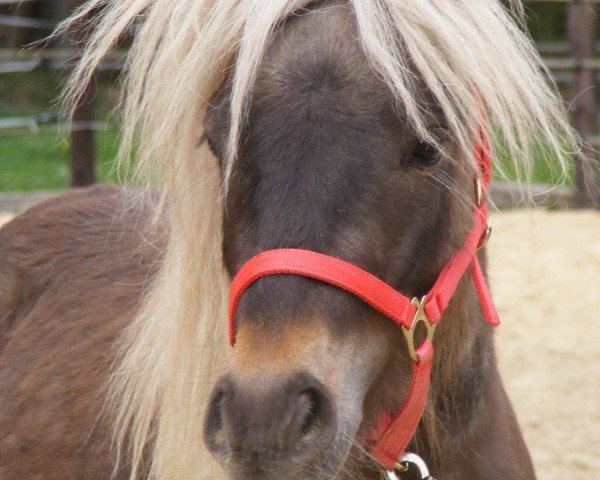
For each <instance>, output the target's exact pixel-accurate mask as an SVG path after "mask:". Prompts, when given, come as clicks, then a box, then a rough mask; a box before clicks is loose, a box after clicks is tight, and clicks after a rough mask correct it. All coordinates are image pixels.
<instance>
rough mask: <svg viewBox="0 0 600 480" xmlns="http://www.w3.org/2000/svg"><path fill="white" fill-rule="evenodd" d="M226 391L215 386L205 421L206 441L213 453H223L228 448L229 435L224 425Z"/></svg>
mask: <svg viewBox="0 0 600 480" xmlns="http://www.w3.org/2000/svg"><path fill="white" fill-rule="evenodd" d="M224 398H225V391H224V390H223V389H222V388H215V390H214V391H213V394H212V396H211V399H210V402H209V408H208V410H207V412H206V418H205V421H204V432H203V433H204V443H205V444H206V446H207V448H208V450H209V451H210V452H212V453H213V454H223V453H224V452H225V450H226V449H227V437H226V434H225V429H224V425H223V400H224Z"/></svg>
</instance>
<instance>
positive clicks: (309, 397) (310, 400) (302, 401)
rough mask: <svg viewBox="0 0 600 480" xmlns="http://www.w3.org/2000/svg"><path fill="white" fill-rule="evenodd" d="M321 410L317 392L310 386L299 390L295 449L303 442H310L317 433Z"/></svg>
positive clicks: (300, 446)
mask: <svg viewBox="0 0 600 480" xmlns="http://www.w3.org/2000/svg"><path fill="white" fill-rule="evenodd" d="M321 410H322V405H321V399H320V397H319V394H318V392H316V391H315V390H314V389H312V388H310V389H307V390H305V391H303V392H300V396H299V401H298V417H297V419H296V431H297V432H298V439H297V440H298V441H297V445H296V448H297V449H300V448H302V446H303V444H306V443H309V442H311V441H312V440H314V439H315V437H316V436H317V435H318V433H319V425H320V423H321V415H322V412H321Z"/></svg>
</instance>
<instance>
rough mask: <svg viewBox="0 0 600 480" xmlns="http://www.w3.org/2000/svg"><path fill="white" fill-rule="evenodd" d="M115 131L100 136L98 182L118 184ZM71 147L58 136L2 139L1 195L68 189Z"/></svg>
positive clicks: (97, 163)
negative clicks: (115, 161) (114, 166)
mask: <svg viewBox="0 0 600 480" xmlns="http://www.w3.org/2000/svg"><path fill="white" fill-rule="evenodd" d="M118 141H119V140H118V133H117V131H116V130H107V131H100V132H97V135H96V165H97V168H96V180H97V181H98V182H115V181H117V178H116V175H114V174H113V173H112V172H111V169H112V165H113V163H112V162H113V159H114V158H115V155H116V152H117V148H118ZM70 153H71V152H70V145H69V143H68V139H65V138H64V137H61V136H60V135H58V134H57V133H56V132H41V133H39V134H35V135H34V134H25V135H19V136H10V137H0V191H18V190H20V191H28V190H54V189H65V188H68V187H69V184H70V175H71V173H70Z"/></svg>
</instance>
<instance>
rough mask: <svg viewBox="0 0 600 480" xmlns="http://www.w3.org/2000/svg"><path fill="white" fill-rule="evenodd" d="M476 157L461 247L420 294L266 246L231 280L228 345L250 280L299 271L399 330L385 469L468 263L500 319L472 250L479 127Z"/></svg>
mask: <svg viewBox="0 0 600 480" xmlns="http://www.w3.org/2000/svg"><path fill="white" fill-rule="evenodd" d="M475 156H476V159H477V162H478V164H479V167H480V169H481V180H479V179H477V187H476V190H477V205H476V207H475V208H474V210H473V224H472V226H471V229H470V231H469V233H468V234H467V236H466V237H465V239H464V241H463V245H462V246H461V248H460V249H459V250H457V251H456V252H455V253H454V255H452V257H451V258H450V260H448V262H447V263H446V265H445V266H444V267H443V269H442V271H441V272H440V274H439V276H438V278H437V280H436V281H435V283H434V285H433V287H432V288H431V290H429V292H428V293H427V295H425V296H424V297H422V298H420V299H418V298H413V299H409V298H408V297H405V296H404V295H402V294H401V293H400V292H398V291H397V290H395V289H394V288H393V287H391V286H390V285H388V284H387V283H385V282H383V281H382V280H380V279H379V278H377V277H376V276H374V275H372V274H371V273H369V272H367V271H365V270H363V269H361V268H359V267H357V266H355V265H352V264H351V263H348V262H345V261H343V260H340V259H338V258H335V257H331V256H329V255H324V254H321V253H317V252H313V251H309V250H301V249H289V248H284V249H275V250H268V251H265V252H262V253H260V254H258V255H256V256H255V257H252V258H251V259H250V260H248V262H247V263H245V264H244V265H243V266H242V268H241V269H240V271H239V272H238V274H237V275H236V277H235V278H234V279H233V282H232V284H231V290H230V294H229V340H230V343H231V345H232V346H233V345H234V344H235V333H236V324H235V316H236V311H237V307H238V304H239V301H240V298H241V297H242V295H243V293H244V292H245V291H246V289H247V288H248V287H249V286H250V285H252V283H254V282H255V281H256V280H258V279H260V278H262V277H266V276H270V275H281V274H286V275H299V276H304V277H309V278H313V279H316V280H320V281H322V282H325V283H328V284H330V285H334V286H336V287H338V288H341V289H343V290H346V291H347V292H350V293H352V294H353V295H356V296H357V297H359V298H360V299H362V300H363V301H364V302H366V303H367V304H369V305H370V306H371V307H373V308H374V309H376V310H377V311H379V312H381V313H382V314H383V315H385V316H387V317H388V318H389V319H391V320H392V321H394V322H395V323H396V324H397V325H398V326H399V327H400V328H401V329H402V332H403V333H404V336H405V338H406V342H407V348H408V353H409V355H410V357H411V360H412V376H411V381H410V386H409V390H408V394H407V396H406V399H405V400H404V402H403V404H402V405H401V406H400V409H399V410H398V412H397V413H396V415H395V416H394V417H393V418H391V419H387V420H384V421H383V422H382V423H381V425H380V426H379V428H378V432H377V436H376V438H377V440H376V442H375V446H374V447H373V450H372V451H371V453H370V455H371V457H372V458H374V459H375V460H376V461H377V462H379V463H380V464H381V465H382V466H383V467H384V468H386V469H387V470H392V469H394V467H395V466H396V464H397V462H398V459H399V458H400V456H401V455H402V453H403V452H404V450H405V449H406V447H407V445H408V444H409V442H410V440H411V439H412V437H413V436H414V433H415V431H416V429H417V425H418V424H419V420H420V419H421V417H422V415H423V411H424V408H425V401H426V400H427V393H428V391H429V384H430V376H431V366H432V362H433V335H434V332H435V327H436V325H437V323H438V322H439V320H440V319H441V317H442V315H443V313H444V311H445V310H446V307H447V306H448V303H449V302H450V299H451V298H452V296H453V295H454V293H455V292H456V288H457V286H458V283H459V281H460V279H461V278H462V276H463V275H464V273H465V271H466V270H467V269H468V268H469V267H470V271H471V275H472V277H473V282H474V285H475V288H476V290H477V294H478V297H479V300H480V303H481V306H482V309H483V313H484V315H485V318H486V321H487V323H488V324H490V325H492V326H496V325H498V324H499V323H500V320H499V317H498V313H497V312H496V309H495V307H494V304H493V302H492V298H491V295H490V292H489V289H488V286H487V283H486V281H485V277H484V275H483V272H482V269H481V265H480V264H479V260H478V258H477V255H476V252H477V250H478V248H480V247H481V246H483V244H484V243H485V241H486V240H487V238H488V237H489V233H490V228H489V226H488V223H487V213H488V212H487V204H486V202H485V190H486V189H487V186H488V184H489V181H490V171H491V161H490V158H489V142H488V138H487V134H486V133H485V131H484V130H483V129H482V130H481V137H480V139H479V142H478V144H477V145H476V147H475ZM419 323H423V325H424V326H425V327H426V329H427V338H426V340H425V341H423V343H421V345H419V346H416V345H415V343H414V338H413V334H414V332H415V329H416V327H417V325H418V324H419Z"/></svg>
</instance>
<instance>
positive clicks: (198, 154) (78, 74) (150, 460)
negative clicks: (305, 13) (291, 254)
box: [59, 0, 579, 480]
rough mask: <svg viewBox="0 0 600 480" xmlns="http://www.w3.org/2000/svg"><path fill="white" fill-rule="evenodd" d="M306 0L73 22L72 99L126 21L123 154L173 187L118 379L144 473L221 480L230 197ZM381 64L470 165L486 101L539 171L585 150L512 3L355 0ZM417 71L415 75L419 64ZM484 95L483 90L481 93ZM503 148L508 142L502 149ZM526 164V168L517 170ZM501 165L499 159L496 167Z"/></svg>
mask: <svg viewBox="0 0 600 480" xmlns="http://www.w3.org/2000/svg"><path fill="white" fill-rule="evenodd" d="M308 3H311V2H310V1H309V0H269V1H265V0H177V1H173V0H91V1H90V2H89V3H87V4H86V5H85V6H84V7H82V8H81V9H80V10H79V11H78V12H77V13H76V14H75V15H74V16H73V17H72V18H71V19H70V20H69V21H68V22H66V23H65V24H64V25H62V26H61V27H60V30H59V32H62V31H65V30H66V29H68V28H69V26H70V25H72V24H73V22H78V21H81V20H85V19H88V18H89V16H90V14H91V13H92V12H100V13H96V14H95V15H94V16H93V17H92V19H91V20H86V21H89V22H90V27H91V32H92V33H91V36H90V38H89V40H88V42H87V44H86V46H85V51H84V54H83V56H82V58H81V60H80V61H79V63H78V65H77V66H76V68H75V70H74V73H73V74H72V77H71V79H70V81H69V83H68V86H67V89H66V94H65V95H66V97H65V98H66V99H67V100H68V101H69V103H70V104H71V105H72V104H74V102H75V101H76V100H77V98H78V97H79V95H81V94H82V91H83V87H84V85H85V84H86V83H87V82H88V81H89V80H90V79H91V77H92V73H93V71H94V69H95V67H96V66H97V65H98V63H99V62H100V61H101V59H102V58H103V56H104V55H105V54H106V53H107V52H109V50H110V49H111V48H113V47H114V46H115V45H116V44H117V42H118V41H119V39H120V38H122V36H123V34H124V33H125V32H126V31H127V30H128V29H131V28H133V29H135V39H134V42H133V46H132V48H131V49H130V52H129V55H128V59H127V62H126V70H125V73H124V77H123V78H124V85H123V104H122V136H123V141H122V146H121V151H120V156H119V158H120V162H121V164H123V165H125V164H126V165H130V163H131V162H130V158H131V156H132V152H134V151H135V154H136V159H135V162H133V163H132V165H133V166H132V170H133V173H134V174H135V176H136V177H137V178H139V179H142V180H143V181H145V182H147V183H150V184H153V185H157V184H158V185H160V188H161V191H162V192H163V195H164V200H165V202H162V203H161V205H162V204H168V205H169V208H168V212H167V218H168V222H169V228H170V239H169V244H168V248H167V252H166V255H165V259H164V262H163V265H162V267H161V272H160V274H159V275H158V276H157V277H156V278H155V279H154V281H153V283H152V285H151V286H150V287H149V290H148V292H147V294H146V296H145V300H144V304H143V306H142V307H141V309H140V310H139V312H138V314H137V317H136V319H135V321H134V322H133V324H132V325H131V327H130V328H129V330H128V331H127V332H126V335H125V336H124V338H123V344H122V355H121V359H120V362H119V364H118V365H117V367H116V369H115V371H114V374H113V378H112V383H111V392H112V393H111V405H112V407H113V408H114V411H111V415H113V416H114V419H115V448H116V451H117V452H119V454H120V455H121V458H120V462H121V465H124V464H127V465H129V466H130V467H131V469H132V473H131V478H135V477H136V475H138V474H139V473H140V472H141V471H142V470H144V471H146V470H147V471H149V472H150V478H152V479H160V480H167V479H168V480H171V479H174V478H181V479H184V478H185V479H203V480H205V479H209V478H223V473H222V471H221V469H220V468H219V467H218V466H217V465H216V463H215V462H214V461H213V460H212V458H211V456H210V454H209V453H208V451H207V450H206V449H205V447H204V444H203V441H202V429H203V418H204V409H205V406H206V404H207V396H208V393H209V391H210V388H211V386H212V385H213V383H214V381H215V379H216V377H217V376H218V375H220V374H221V373H222V372H223V371H224V369H225V366H226V364H227V352H228V348H227V345H226V338H227V336H226V332H225V326H226V321H225V315H226V312H225V307H224V303H225V297H226V292H227V288H228V279H227V276H226V273H225V272H224V269H223V266H222V260H221V216H222V213H221V212H222V204H221V198H222V195H221V194H222V192H223V187H225V188H226V187H227V183H228V179H229V175H230V172H231V168H232V164H233V162H234V161H235V156H236V146H237V144H238V137H239V132H240V127H241V125H242V124H243V122H244V121H245V118H246V111H247V105H248V102H249V101H250V100H251V99H250V92H251V90H252V87H253V82H254V79H255V77H256V73H257V69H258V68H260V64H261V58H262V57H263V55H264V54H265V51H266V49H267V48H268V46H269V42H270V39H271V38H272V36H273V33H274V32H275V31H276V30H277V29H278V28H280V26H281V25H282V21H283V20H284V19H285V18H286V17H288V16H290V15H294V14H296V13H297V12H298V11H299V9H301V8H302V7H303V6H306V5H307V4H308ZM348 3H349V4H350V5H351V8H353V10H354V12H355V15H356V19H357V24H358V28H359V33H360V39H361V41H362V45H363V48H364V51H365V52H366V55H367V58H368V59H369V61H370V63H371V67H372V69H373V70H374V71H375V72H376V73H377V74H378V75H379V76H380V77H381V78H382V79H384V80H385V82H386V83H387V84H388V85H389V88H390V90H391V92H393V95H394V96H395V98H396V99H397V102H398V104H399V105H401V106H402V108H403V109H404V110H405V111H406V112H407V114H408V117H409V120H410V121H411V122H412V124H413V125H414V126H415V128H416V129H417V131H418V132H419V133H420V135H422V136H423V137H424V138H428V139H430V140H431V141H435V139H431V138H430V135H429V132H428V130H427V128H426V125H425V120H424V119H425V112H424V111H423V109H422V106H421V105H420V101H419V96H418V93H417V92H418V90H419V88H420V86H419V85H418V84H417V83H418V82H423V83H424V84H425V85H426V86H427V87H428V88H429V90H430V91H431V92H432V93H433V94H434V95H435V97H436V99H437V102H438V103H439V105H440V107H441V109H442V111H443V113H444V115H445V118H446V120H447V123H448V125H449V127H450V129H451V131H452V133H453V135H454V136H455V138H456V139H457V140H458V142H459V144H460V146H461V148H462V150H463V153H464V154H465V158H471V157H472V155H471V154H470V152H471V149H472V140H473V138H474V136H475V129H476V126H477V125H478V124H479V122H480V121H481V103H480V101H481V102H482V103H483V105H485V110H486V112H487V116H488V122H489V124H490V129H491V131H493V132H494V134H495V138H496V142H495V145H498V144H499V143H501V144H502V149H503V151H504V152H506V153H505V156H507V157H508V158H510V159H512V162H513V163H514V166H515V168H516V170H517V171H520V172H522V176H523V177H524V178H525V179H527V178H528V176H529V174H530V172H531V168H532V162H531V161H530V158H531V153H532V150H533V149H538V148H539V147H540V145H542V146H543V147H544V151H545V152H548V158H549V159H550V160H551V161H553V162H555V164H556V165H558V166H560V167H561V168H563V169H564V168H565V166H566V165H567V163H568V160H569V158H571V155H572V154H573V153H574V152H575V151H576V150H577V149H578V148H579V147H578V140H577V137H576V135H575V134H574V133H573V131H572V130H571V128H570V127H569V125H568V122H567V120H566V115H565V112H564V109H563V105H562V103H561V100H560V99H559V96H558V94H557V93H556V89H555V86H554V85H549V84H548V83H547V80H546V78H545V75H544V67H543V65H542V63H541V61H540V59H539V56H538V54H537V53H536V51H535V49H534V47H533V45H532V42H531V40H530V39H529V37H528V36H527V35H526V33H524V28H523V26H522V24H521V23H520V20H519V19H520V15H521V14H522V11H521V6H520V3H519V2H517V1H516V0H514V1H513V2H511V4H512V7H506V6H503V5H502V3H501V2H500V0H423V1H413V0H348ZM415 71H416V72H418V76H419V77H420V78H419V79H418V80H417V79H416V78H415V75H414V72H415ZM229 73H231V74H232V75H233V79H232V85H233V88H232V93H231V126H230V137H229V143H228V158H227V159H225V160H226V162H225V164H226V174H225V176H224V177H225V179H224V180H223V175H222V174H221V171H220V169H219V167H218V165H217V162H216V159H215V158H214V157H213V156H212V155H211V153H210V151H209V149H208V148H207V147H206V146H205V145H202V146H200V147H199V146H198V139H199V138H200V136H201V133H202V121H203V116H204V114H205V110H206V107H207V104H208V102H209V101H210V99H211V96H212V95H213V94H214V92H215V91H216V89H217V88H218V86H219V85H221V83H222V82H223V81H224V79H225V78H226V76H227V75H228V74H229ZM474 92H477V93H478V95H474ZM493 148H497V147H493ZM517 167H518V168H517ZM496 168H497V169H500V168H501V165H500V164H498V165H496Z"/></svg>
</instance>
